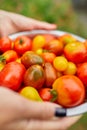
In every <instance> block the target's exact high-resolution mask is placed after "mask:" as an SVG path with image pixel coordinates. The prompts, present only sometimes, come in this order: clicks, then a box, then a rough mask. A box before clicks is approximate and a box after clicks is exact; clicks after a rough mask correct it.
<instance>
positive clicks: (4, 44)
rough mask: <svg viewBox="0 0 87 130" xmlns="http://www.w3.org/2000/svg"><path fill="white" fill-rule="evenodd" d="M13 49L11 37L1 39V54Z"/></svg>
mask: <svg viewBox="0 0 87 130" xmlns="http://www.w3.org/2000/svg"><path fill="white" fill-rule="evenodd" d="M11 47H12V41H11V39H10V38H9V37H2V38H0V52H2V53H3V52H5V51H7V50H10V49H11Z"/></svg>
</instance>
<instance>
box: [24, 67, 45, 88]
mask: <svg viewBox="0 0 87 130" xmlns="http://www.w3.org/2000/svg"><path fill="white" fill-rule="evenodd" d="M44 81H45V73H44V70H43V68H42V67H41V66H40V65H32V66H31V67H29V68H28V69H27V71H26V73H25V75H24V85H25V86H32V87H34V88H36V89H40V88H42V86H43V84H44Z"/></svg>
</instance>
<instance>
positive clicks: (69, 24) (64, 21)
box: [0, 0, 87, 37]
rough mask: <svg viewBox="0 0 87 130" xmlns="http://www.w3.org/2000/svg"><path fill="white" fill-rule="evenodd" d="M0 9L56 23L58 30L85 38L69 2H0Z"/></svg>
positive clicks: (84, 33) (39, 0) (67, 0)
mask: <svg viewBox="0 0 87 130" xmlns="http://www.w3.org/2000/svg"><path fill="white" fill-rule="evenodd" d="M62 1H63V2H62ZM0 9H4V10H8V11H12V12H16V13H20V14H23V15H25V16H28V17H32V18H35V19H38V20H42V21H43V20H44V21H47V22H50V23H56V24H57V25H58V29H59V30H63V31H68V32H72V33H75V34H78V35H80V36H82V37H86V36H87V35H86V32H85V31H84V29H83V27H82V25H81V23H80V22H79V21H78V18H77V16H76V14H75V12H74V10H73V8H72V5H71V0H0Z"/></svg>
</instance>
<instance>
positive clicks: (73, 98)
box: [53, 75, 85, 107]
mask: <svg viewBox="0 0 87 130" xmlns="http://www.w3.org/2000/svg"><path fill="white" fill-rule="evenodd" d="M53 89H54V90H56V91H57V93H58V98H57V102H58V103H59V104H60V105H62V106H64V107H74V106H77V105H80V104H81V103H83V102H84V100H85V87H84V85H83V83H82V81H81V80H80V79H79V78H77V77H76V76H74V75H65V76H61V77H60V78H58V79H56V80H55V81H54V83H53Z"/></svg>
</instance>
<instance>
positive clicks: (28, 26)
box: [6, 12, 57, 31]
mask: <svg viewBox="0 0 87 130" xmlns="http://www.w3.org/2000/svg"><path fill="white" fill-rule="evenodd" d="M6 15H7V16H8V17H10V18H11V19H12V21H13V22H14V24H15V25H16V27H18V29H20V30H22V31H23V30H33V29H48V30H50V29H56V27H57V26H56V25H55V24H50V23H47V22H42V21H38V20H34V19H32V18H28V17H25V16H22V15H19V14H14V13H9V12H6ZM14 17H15V19H14Z"/></svg>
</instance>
